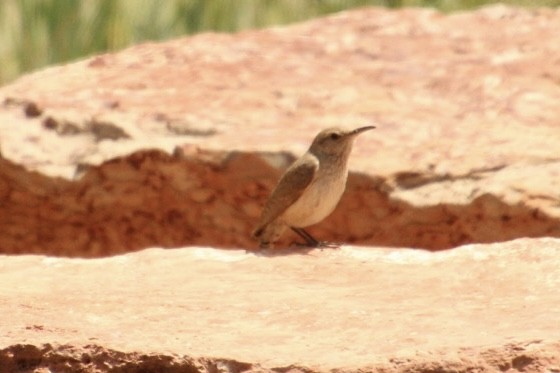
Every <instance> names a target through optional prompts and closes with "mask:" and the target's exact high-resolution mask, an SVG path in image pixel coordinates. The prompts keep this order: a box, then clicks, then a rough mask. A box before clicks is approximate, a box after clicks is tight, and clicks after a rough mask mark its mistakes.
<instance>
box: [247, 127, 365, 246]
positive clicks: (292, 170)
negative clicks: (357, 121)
mask: <svg viewBox="0 0 560 373" xmlns="http://www.w3.org/2000/svg"><path fill="white" fill-rule="evenodd" d="M374 128H375V127H374V126H366V127H360V128H356V129H353V130H344V129H341V128H328V129H325V130H323V131H321V132H319V134H317V136H316V137H315V139H314V140H313V143H311V146H310V147H309V150H308V151H307V152H306V153H305V154H304V155H303V156H301V158H299V159H298V160H296V161H295V162H294V163H293V164H292V165H291V166H290V167H289V168H288V169H287V170H286V172H285V173H284V175H282V177H281V178H280V181H279V182H278V185H276V187H275V188H274V190H273V191H272V193H271V195H270V197H269V198H268V200H267V202H266V204H265V206H264V209H263V211H262V214H261V218H260V221H259V223H258V225H257V228H256V229H255V230H254V232H253V236H254V237H255V238H257V239H258V240H259V242H260V247H261V248H269V247H272V246H273V245H274V243H275V242H276V241H278V239H279V238H280V236H281V235H282V233H284V231H285V230H286V228H288V227H289V228H290V229H292V230H293V231H294V232H296V233H297V234H298V235H300V236H301V237H302V238H303V239H304V240H305V244H306V246H309V247H325V246H327V247H328V246H337V245H331V244H329V243H326V242H322V241H318V240H316V239H315V238H314V237H313V236H311V235H310V234H309V233H308V232H307V231H305V229H304V228H305V227H308V226H310V225H314V224H317V223H319V222H320V221H321V220H323V219H325V218H326V217H327V216H329V215H330V214H331V213H332V212H333V210H334V209H335V207H336V205H337V204H338V202H339V201H340V197H342V194H343V193H344V189H345V188H346V179H347V178H348V158H349V156H350V152H351V150H352V144H353V143H354V139H355V138H356V136H357V135H359V134H360V133H362V132H364V131H367V130H371V129H374Z"/></svg>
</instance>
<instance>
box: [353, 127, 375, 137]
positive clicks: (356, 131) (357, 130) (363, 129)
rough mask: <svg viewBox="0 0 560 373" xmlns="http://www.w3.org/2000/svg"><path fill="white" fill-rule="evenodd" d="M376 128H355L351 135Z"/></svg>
mask: <svg viewBox="0 0 560 373" xmlns="http://www.w3.org/2000/svg"><path fill="white" fill-rule="evenodd" d="M374 128H375V127H374V126H365V127H360V128H356V129H355V130H352V131H350V133H349V135H350V136H356V135H359V134H360V133H362V132H365V131H369V130H372V129H374Z"/></svg>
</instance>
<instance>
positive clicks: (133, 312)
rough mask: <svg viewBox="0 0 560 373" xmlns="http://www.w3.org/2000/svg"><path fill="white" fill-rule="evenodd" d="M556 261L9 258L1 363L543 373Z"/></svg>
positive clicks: (395, 256) (354, 254) (513, 257)
mask: <svg viewBox="0 0 560 373" xmlns="http://www.w3.org/2000/svg"><path fill="white" fill-rule="evenodd" d="M558 268H560V240H558V239H522V240H516V241H511V242H507V243H499V244H492V245H474V246H464V247H461V248H457V249H454V250H448V251H443V252H437V253H430V252H427V251H421V250H410V249H383V248H365V247H353V246H344V247H343V248H341V249H339V250H322V251H321V250H312V251H304V250H299V251H298V250H293V251H281V250H280V251H269V252H265V253H262V254H253V253H247V252H244V251H242V250H236V251H231V250H230V251H224V250H216V249H211V248H188V249H177V250H161V249H150V250H144V251H141V252H137V253H133V254H127V255H121V256H114V257H109V258H104V259H95V260H82V259H64V258H50V257H45V256H29V255H27V256H12V257H10V256H4V257H1V258H0V293H1V294H3V296H2V301H0V313H1V314H3V315H5V317H3V318H2V319H1V320H0V330H1V331H2V332H1V333H0V346H3V350H0V366H2V367H6V366H8V367H13V366H17V364H20V363H21V362H22V361H23V362H25V364H27V365H26V366H27V367H28V368H29V369H30V370H33V369H39V368H44V369H46V368H49V369H51V371H63V372H65V371H77V370H79V368H81V369H89V370H87V371H94V368H95V367H97V368H98V369H101V370H104V369H106V367H107V366H115V367H116V366H123V365H125V364H129V366H130V367H131V368H130V369H132V367H135V369H140V368H141V367H146V366H151V367H152V370H156V371H158V370H162V369H163V368H166V367H170V366H174V367H176V368H177V369H178V367H181V368H183V369H187V368H189V367H190V368H191V369H192V371H213V370H212V368H211V366H223V368H220V369H222V370H225V371H231V369H230V370H228V369H227V368H226V367H227V366H228V364H233V365H232V366H237V367H243V369H240V371H245V370H248V371H270V370H272V369H276V370H275V371H279V370H283V371H284V370H286V371H288V368H287V367H291V368H290V369H293V370H292V371H319V372H322V371H325V372H326V371H332V370H333V369H338V371H357V370H360V371H378V372H412V371H414V372H433V371H441V372H454V371H461V372H467V371H477V372H498V371H526V372H553V371H555V370H557V369H559V368H560V343H559V341H558V325H560V295H559V293H558V291H557V289H558V286H560V271H559V270H558ZM63 357H65V358H64V359H66V360H64V359H63ZM70 357H71V358H72V359H73V360H72V359H70ZM18 361H19V362H20V363H18ZM63 362H64V363H67V364H68V365H67V366H65V367H63ZM101 362H103V364H106V365H105V368H104V369H102V367H103V365H101ZM68 366H70V367H72V368H68ZM195 368H196V370H195ZM12 370H13V371H15V370H16V369H12ZM214 371H215V370H214ZM235 371H237V370H235Z"/></svg>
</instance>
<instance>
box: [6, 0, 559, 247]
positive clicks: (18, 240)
mask: <svg viewBox="0 0 560 373" xmlns="http://www.w3.org/2000/svg"><path fill="white" fill-rule="evenodd" d="M558 24H560V11H558V10H547V9H540V10H521V9H514V8H507V7H503V6H495V7H490V8H485V9H482V10H479V11H475V12H468V13H457V14H453V15H442V14H440V13H437V12H434V11H431V10H400V11H387V10H383V9H375V8H370V9H361V10H357V11H352V12H345V13H341V14H338V15H335V16H332V17H328V18H324V19H319V20H315V21H311V22H307V23H303V24H299V25H293V26H289V27H285V28H273V29H268V30H259V31H252V32H244V33H239V34H235V35H221V34H205V35H200V36H195V37H192V38H185V39H180V40H175V41H170V42H166V43H160V44H144V45H139V46H136V47H133V48H129V49H127V50H124V51H122V52H119V53H115V54H107V55H101V56H96V57H93V58H90V59H86V60H83V61H80V62H76V63H73V64H69V65H65V66H60V67H53V68H50V69H47V70H44V71H40V72H37V73H34V74H30V75H28V76H26V77H23V78H21V79H20V80H18V81H16V82H15V83H13V84H12V85H10V86H6V87H3V88H2V89H0V102H3V105H2V106H1V107H0V131H1V133H2V136H1V138H0V150H1V154H2V157H3V158H1V159H0V162H1V166H2V167H0V198H1V201H2V211H1V212H0V251H2V252H5V253H23V252H36V253H38V252H42V253H49V254H58V255H69V256H102V255H110V254H114V253H119V252H123V251H130V250H137V249H141V248H145V247H148V246H154V245H157V246H164V247H175V246H185V245H212V246H220V247H247V248H254V247H256V245H255V244H254V243H253V242H252V241H251V240H250V238H249V233H250V231H251V229H252V228H253V226H254V224H255V221H256V217H257V215H258V213H259V209H260V207H261V206H262V203H263V201H264V199H265V198H266V195H267V194H268V193H269V191H270V189H271V188H272V187H273V185H274V183H275V182H276V180H277V178H278V176H279V174H280V172H281V170H282V169H283V168H284V167H286V166H287V164H288V163H289V161H290V160H291V159H293V155H299V154H301V153H303V152H304V151H305V150H306V148H307V146H308V145H309V143H310V141H311V139H312V138H313V136H314V135H315V133H316V132H317V131H319V130H320V129H322V128H324V127H327V126H331V125H335V124H336V125H340V124H343V125H347V126H358V125H364V124H369V123H372V122H373V123H376V125H377V127H378V128H377V129H376V130H375V131H374V132H371V133H368V134H367V135H364V136H362V137H361V138H360V139H358V141H357V143H356V146H355V149H354V152H353V155H352V158H351V161H350V167H351V170H352V171H353V174H352V175H351V177H350V180H349V185H348V191H347V193H346V195H345V196H344V198H343V200H342V202H341V204H340V206H339V208H338V209H337V210H336V211H335V213H334V214H333V215H332V216H331V217H329V218H328V219H327V220H326V221H324V222H323V223H321V224H319V225H317V226H316V227H313V228H312V231H313V233H315V235H317V236H319V237H321V238H322V239H325V240H333V241H343V242H351V243H360V244H374V245H384V246H397V247H398V246H406V247H418V248H428V249H434V250H437V249H442V248H450V247H456V246H459V245H461V244H465V243H472V242H495V241H504V240H508V239H512V238H516V237H526V236H531V237H539V236H555V237H559V236H560V204H559V200H560V171H559V170H560V156H559V155H558V154H559V153H558V149H559V148H560V130H559V129H558V118H560V105H558V102H560V84H559V82H560V60H559V58H558V56H559V55H560V42H559V40H558V38H557V37H555V35H557V32H556V31H557V25H558ZM156 149H157V150H156ZM197 149H198V150H197ZM283 152H287V154H289V155H286V154H284V153H283ZM292 239H293V237H286V244H288V243H290V241H291V240H292Z"/></svg>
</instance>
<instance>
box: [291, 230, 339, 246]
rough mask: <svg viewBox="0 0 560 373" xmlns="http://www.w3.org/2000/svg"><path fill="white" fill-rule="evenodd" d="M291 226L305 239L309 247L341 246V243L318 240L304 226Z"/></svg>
mask: <svg viewBox="0 0 560 373" xmlns="http://www.w3.org/2000/svg"><path fill="white" fill-rule="evenodd" d="M290 228H291V229H292V230H293V231H294V232H296V233H297V234H298V235H300V236H301V237H302V238H303V239H304V240H305V244H306V246H309V247H332V248H335V247H340V245H338V244H335V243H331V242H325V241H318V240H317V239H315V238H314V237H313V236H312V235H311V234H309V232H307V231H306V230H305V229H303V228H296V227H290Z"/></svg>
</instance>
